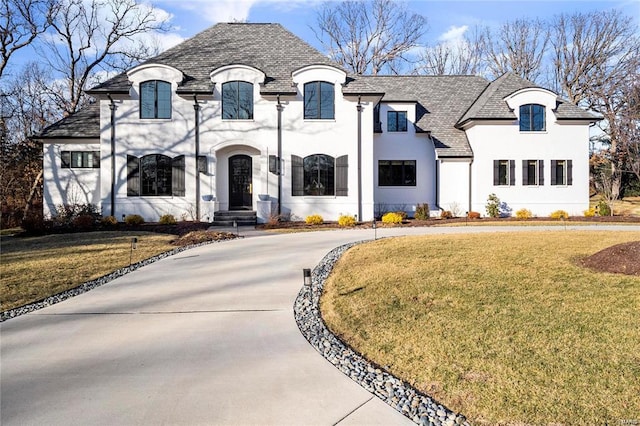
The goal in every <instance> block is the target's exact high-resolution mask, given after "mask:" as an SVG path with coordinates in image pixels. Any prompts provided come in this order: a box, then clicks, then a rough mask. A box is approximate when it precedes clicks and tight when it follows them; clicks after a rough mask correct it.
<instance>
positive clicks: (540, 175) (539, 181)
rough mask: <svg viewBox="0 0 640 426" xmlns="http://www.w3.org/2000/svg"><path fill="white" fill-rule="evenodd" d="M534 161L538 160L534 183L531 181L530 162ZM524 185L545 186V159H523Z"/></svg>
mask: <svg viewBox="0 0 640 426" xmlns="http://www.w3.org/2000/svg"><path fill="white" fill-rule="evenodd" d="M534 161H535V162H536V165H535V166H534V167H535V169H534V171H535V177H534V179H533V182H534V183H529V181H530V177H531V173H530V171H531V170H529V168H530V166H531V164H529V163H531V162H534ZM522 186H544V160H522Z"/></svg>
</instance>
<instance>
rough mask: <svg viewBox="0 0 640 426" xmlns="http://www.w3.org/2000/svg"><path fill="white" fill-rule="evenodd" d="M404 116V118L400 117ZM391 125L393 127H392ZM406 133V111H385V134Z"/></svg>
mask: <svg viewBox="0 0 640 426" xmlns="http://www.w3.org/2000/svg"><path fill="white" fill-rule="evenodd" d="M401 116H404V117H401ZM392 124H393V126H392ZM406 131H407V111H387V132H394V133H395V132H406Z"/></svg>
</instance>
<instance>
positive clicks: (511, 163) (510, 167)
mask: <svg viewBox="0 0 640 426" xmlns="http://www.w3.org/2000/svg"><path fill="white" fill-rule="evenodd" d="M505 162H506V164H507V168H506V170H505V181H506V182H505V183H502V182H501V179H500V168H501V167H502V165H503V164H502V163H505ZM515 169H516V161H515V160H505V159H501V160H493V186H515V184H516V173H515Z"/></svg>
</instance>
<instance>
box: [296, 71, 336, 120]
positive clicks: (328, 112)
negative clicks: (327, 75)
mask: <svg viewBox="0 0 640 426" xmlns="http://www.w3.org/2000/svg"><path fill="white" fill-rule="evenodd" d="M334 101H335V90H334V87H333V84H331V83H327V82H326V81H312V82H310V83H306V84H305V85H304V118H305V119H319V120H333V118H334V117H335V112H334Z"/></svg>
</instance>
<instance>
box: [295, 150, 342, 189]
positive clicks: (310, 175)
mask: <svg viewBox="0 0 640 426" xmlns="http://www.w3.org/2000/svg"><path fill="white" fill-rule="evenodd" d="M314 178H315V179H314ZM314 181H315V182H316V183H315V184H314ZM291 195H292V196H294V197H298V196H305V197H346V196H348V195H349V156H348V155H342V156H340V157H335V158H334V157H332V156H331V155H327V154H312V155H308V156H306V157H304V158H302V157H298V156H297V155H292V156H291Z"/></svg>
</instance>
